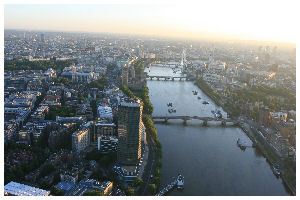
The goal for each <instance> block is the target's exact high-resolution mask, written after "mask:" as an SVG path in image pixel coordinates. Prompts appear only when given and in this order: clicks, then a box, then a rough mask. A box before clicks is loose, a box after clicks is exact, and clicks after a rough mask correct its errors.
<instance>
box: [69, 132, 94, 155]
mask: <svg viewBox="0 0 300 200" xmlns="http://www.w3.org/2000/svg"><path fill="white" fill-rule="evenodd" d="M89 145H90V131H89V129H84V130H80V131H76V132H75V133H73V134H72V150H73V151H74V152H75V153H80V152H81V151H83V150H84V149H85V148H86V147H88V146H89Z"/></svg>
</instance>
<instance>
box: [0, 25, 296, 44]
mask: <svg viewBox="0 0 300 200" xmlns="http://www.w3.org/2000/svg"><path fill="white" fill-rule="evenodd" d="M9 30H10V31H11V30H13V31H29V32H61V33H85V34H112V35H124V36H125V35H126V36H139V37H148V38H149V39H153V38H155V39H169V40H188V41H194V42H201V41H208V40H214V42H220V41H222V42H232V41H240V42H242V41H244V42H257V43H276V44H280V45H292V46H295V48H296V42H291V41H280V40H264V39H255V38H250V37H248V38H239V37H234V36H233V35H229V34H220V33H213V34H214V35H218V36H208V35H206V36H203V37H202V38H199V37H198V38H195V37H184V36H182V37H180V36H171V35H170V36H164V35H160V36H158V35H155V34H153V33H152V34H151V33H150V34H142V33H124V32H113V31H111V32H100V31H79V30H54V29H48V30H47V29H28V28H4V31H9Z"/></svg>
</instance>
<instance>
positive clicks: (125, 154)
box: [118, 99, 143, 165]
mask: <svg viewBox="0 0 300 200" xmlns="http://www.w3.org/2000/svg"><path fill="white" fill-rule="evenodd" d="M142 110H143V105H142V102H140V100H133V99H129V100H125V101H123V102H121V104H120V105H119V111H118V137H119V144H118V162H119V163H120V164H123V165H136V164H137V163H138V162H139V159H140V158H141V141H142Z"/></svg>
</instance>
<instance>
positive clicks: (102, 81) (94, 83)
mask: <svg viewBox="0 0 300 200" xmlns="http://www.w3.org/2000/svg"><path fill="white" fill-rule="evenodd" d="M106 85H107V78H106V77H104V76H103V77H101V78H99V79H98V80H95V81H92V82H91V83H89V88H98V89H99V90H103V89H104V87H105V86H106Z"/></svg>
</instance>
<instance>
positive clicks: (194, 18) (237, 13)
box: [4, 0, 297, 42]
mask: <svg viewBox="0 0 300 200" xmlns="http://www.w3.org/2000/svg"><path fill="white" fill-rule="evenodd" d="M196 2H197V1H196ZM196 2H195V3H196ZM295 12H296V9H295V4H291V1H289V0H278V1H271V0H264V1H262V0H226V1H225V0H224V1H220V0H209V1H199V2H198V3H197V4H190V3H187V4H164V5H149V4H142V5H138V4H133V5H132V4H130V5H128V4H127V5H82V4H81V5H58V4H57V5H5V6H4V27H5V29H12V28H18V29H31V30H61V31H86V32H115V33H135V34H147V35H157V36H172V37H174V36H175V37H185V38H203V37H208V36H222V35H225V36H230V37H239V38H247V39H259V40H273V41H275V40H277V41H285V42H295V41H296V35H297V33H296V31H295V26H297V24H295V20H296V14H295Z"/></svg>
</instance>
